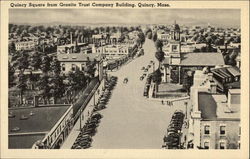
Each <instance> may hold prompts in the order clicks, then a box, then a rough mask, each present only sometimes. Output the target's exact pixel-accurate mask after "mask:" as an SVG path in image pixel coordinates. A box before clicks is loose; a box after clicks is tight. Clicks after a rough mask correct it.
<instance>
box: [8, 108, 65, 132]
mask: <svg viewBox="0 0 250 159" xmlns="http://www.w3.org/2000/svg"><path fill="white" fill-rule="evenodd" d="M69 107H70V105H58V106H39V107H27V108H13V109H9V113H10V112H11V113H12V114H13V115H15V117H13V118H10V117H9V134H19V133H35V132H47V131H50V130H51V129H52V127H53V126H54V125H55V124H56V123H57V121H58V120H59V119H60V118H61V117H62V115H63V114H64V113H65V112H66V111H67V109H68V108H69ZM31 112H32V113H33V115H30V113H31ZM22 116H25V117H28V118H27V119H25V120H22V119H21V117H22ZM15 127H18V128H20V130H19V131H17V132H12V131H11V130H12V129H13V128H15Z"/></svg>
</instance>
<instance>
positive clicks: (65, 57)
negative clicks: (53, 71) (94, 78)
mask: <svg viewBox="0 0 250 159" xmlns="http://www.w3.org/2000/svg"><path fill="white" fill-rule="evenodd" d="M57 59H58V61H60V62H67V61H68V62H72V61H74V62H77V61H78V62H86V61H88V60H90V61H93V60H94V59H95V60H97V61H100V60H101V59H102V57H101V54H98V53H90V54H84V53H70V54H66V53H65V54H57Z"/></svg>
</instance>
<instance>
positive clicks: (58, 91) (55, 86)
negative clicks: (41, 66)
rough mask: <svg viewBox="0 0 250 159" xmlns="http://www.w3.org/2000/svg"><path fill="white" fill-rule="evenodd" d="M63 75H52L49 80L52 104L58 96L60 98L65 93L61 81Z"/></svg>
mask: <svg viewBox="0 0 250 159" xmlns="http://www.w3.org/2000/svg"><path fill="white" fill-rule="evenodd" d="M63 79H64V78H63V77H62V76H60V75H59V74H55V75H54V76H52V78H51V81H50V92H49V93H50V94H51V96H52V97H53V98H54V104H56V103H57V99H58V98H62V97H63V95H64V93H65V88H66V87H65V84H64V82H63Z"/></svg>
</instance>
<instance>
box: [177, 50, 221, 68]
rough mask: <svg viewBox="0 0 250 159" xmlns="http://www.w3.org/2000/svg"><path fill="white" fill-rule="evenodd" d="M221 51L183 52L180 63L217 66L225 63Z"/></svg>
mask: <svg viewBox="0 0 250 159" xmlns="http://www.w3.org/2000/svg"><path fill="white" fill-rule="evenodd" d="M224 64H225V63H224V59H223V56H222V54H221V53H207V52H201V53H181V63H180V65H185V66H216V65H224Z"/></svg>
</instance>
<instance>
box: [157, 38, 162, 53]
mask: <svg viewBox="0 0 250 159" xmlns="http://www.w3.org/2000/svg"><path fill="white" fill-rule="evenodd" d="M155 47H156V49H157V50H158V51H162V47H163V43H162V41H161V40H156V41H155Z"/></svg>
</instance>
